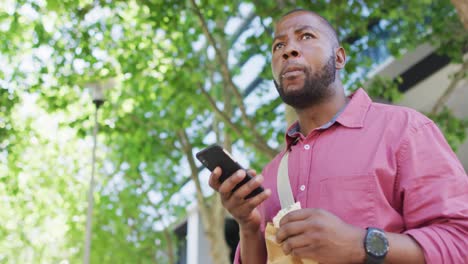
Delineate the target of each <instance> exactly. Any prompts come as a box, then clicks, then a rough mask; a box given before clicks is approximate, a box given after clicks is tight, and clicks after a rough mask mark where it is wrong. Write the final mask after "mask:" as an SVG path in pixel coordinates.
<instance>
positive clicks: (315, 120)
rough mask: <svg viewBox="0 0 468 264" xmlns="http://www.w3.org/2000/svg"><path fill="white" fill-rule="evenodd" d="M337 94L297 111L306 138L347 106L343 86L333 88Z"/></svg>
mask: <svg viewBox="0 0 468 264" xmlns="http://www.w3.org/2000/svg"><path fill="white" fill-rule="evenodd" d="M332 89H334V90H335V93H334V95H333V96H332V97H330V98H328V99H326V100H325V101H323V102H321V103H319V104H316V105H312V106H310V107H307V108H304V109H296V113H297V117H298V119H299V126H300V128H301V133H302V134H303V135H304V136H307V135H309V133H310V132H311V131H312V130H314V129H316V128H318V127H321V126H323V125H324V124H326V123H327V122H328V121H330V120H331V119H332V118H333V117H334V116H335V115H336V114H337V113H338V111H340V110H341V109H342V108H343V107H344V106H345V105H346V100H347V98H346V96H345V93H344V89H343V86H342V85H336V86H334V87H332Z"/></svg>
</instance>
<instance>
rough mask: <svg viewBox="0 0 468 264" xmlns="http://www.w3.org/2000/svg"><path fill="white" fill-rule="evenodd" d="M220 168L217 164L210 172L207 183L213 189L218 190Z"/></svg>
mask: <svg viewBox="0 0 468 264" xmlns="http://www.w3.org/2000/svg"><path fill="white" fill-rule="evenodd" d="M221 173H222V171H221V168H220V167H219V166H218V167H216V168H215V169H214V170H213V172H211V175H210V179H209V181H208V184H209V185H210V187H211V188H213V189H214V190H216V191H218V189H219V186H220V185H221V183H220V182H219V177H221Z"/></svg>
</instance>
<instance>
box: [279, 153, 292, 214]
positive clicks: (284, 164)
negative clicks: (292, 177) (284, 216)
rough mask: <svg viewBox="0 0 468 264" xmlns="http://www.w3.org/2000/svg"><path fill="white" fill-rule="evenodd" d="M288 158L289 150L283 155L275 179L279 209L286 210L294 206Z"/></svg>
mask: <svg viewBox="0 0 468 264" xmlns="http://www.w3.org/2000/svg"><path fill="white" fill-rule="evenodd" d="M288 156H289V149H287V150H286V152H285V153H284V154H283V157H282V158H281V162H280V164H279V167H278V175H277V177H276V188H277V190H278V196H279V200H280V203H281V208H287V207H289V206H290V205H292V204H294V196H293V193H292V189H291V183H290V181H289V173H288Z"/></svg>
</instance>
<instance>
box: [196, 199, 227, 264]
mask: <svg viewBox="0 0 468 264" xmlns="http://www.w3.org/2000/svg"><path fill="white" fill-rule="evenodd" d="M209 203H210V205H207V204H204V205H203V206H205V207H207V209H208V210H201V211H200V215H201V218H202V222H203V228H204V231H205V235H206V237H207V239H208V241H210V254H211V259H212V260H213V263H216V264H218V263H219V264H229V263H230V262H231V261H230V259H229V254H230V250H229V247H228V245H227V243H226V237H225V235H224V228H225V227H224V225H225V212H224V208H223V206H222V204H221V198H220V196H219V195H218V194H215V195H214V197H213V199H212V200H210V201H209Z"/></svg>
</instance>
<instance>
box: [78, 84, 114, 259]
mask: <svg viewBox="0 0 468 264" xmlns="http://www.w3.org/2000/svg"><path fill="white" fill-rule="evenodd" d="M111 83H112V82H107V83H105V84H107V85H104V84H103V83H92V84H89V87H90V90H91V95H92V98H93V104H94V106H95V110H94V131H93V154H92V161H91V166H92V169H91V179H90V181H89V192H88V212H87V215H86V239H85V253H84V259H83V263H84V264H89V259H90V255H91V231H92V215H93V207H94V197H93V193H94V185H95V183H94V174H95V172H96V164H95V163H96V145H97V133H98V129H99V123H98V110H99V107H100V106H101V105H102V104H103V103H104V90H105V89H106V88H107V86H110V85H111Z"/></svg>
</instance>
